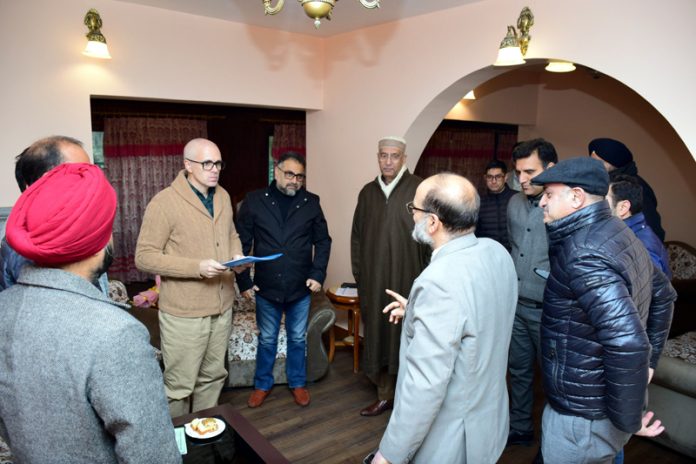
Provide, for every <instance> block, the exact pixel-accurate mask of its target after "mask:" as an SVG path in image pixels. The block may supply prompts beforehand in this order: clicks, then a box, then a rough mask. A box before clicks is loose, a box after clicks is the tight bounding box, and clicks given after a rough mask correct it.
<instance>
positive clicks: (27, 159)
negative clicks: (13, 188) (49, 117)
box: [15, 135, 91, 192]
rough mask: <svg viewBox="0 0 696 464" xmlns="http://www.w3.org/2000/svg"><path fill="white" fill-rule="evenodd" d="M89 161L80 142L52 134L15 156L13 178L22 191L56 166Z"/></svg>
mask: <svg viewBox="0 0 696 464" xmlns="http://www.w3.org/2000/svg"><path fill="white" fill-rule="evenodd" d="M90 162H91V161H90V159H89V155H88V154H87V152H85V150H84V148H82V142H80V141H79V140H77V139H74V138H72V137H66V136H64V135H53V136H51V137H45V138H43V139H39V140H37V141H36V142H34V143H32V144H31V145H30V146H29V147H28V148H26V149H25V150H24V151H23V152H22V153H20V154H19V155H18V156H17V157H16V158H15V179H16V180H17V185H18V186H19V189H20V190H21V191H22V192H23V191H25V190H26V189H27V187H29V186H30V185H31V184H33V183H34V182H36V181H37V180H39V179H40V178H41V176H43V175H44V174H46V173H47V172H48V171H50V170H51V169H53V168H55V167H56V166H59V165H61V164H65V163H90Z"/></svg>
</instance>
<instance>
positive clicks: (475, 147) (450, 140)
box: [415, 127, 517, 192]
mask: <svg viewBox="0 0 696 464" xmlns="http://www.w3.org/2000/svg"><path fill="white" fill-rule="evenodd" d="M516 142H517V128H510V129H509V130H501V129H491V128H476V127H474V128H461V127H439V128H438V129H437V130H436V131H435V133H434V134H433V136H432V137H431V138H430V141H429V142H428V144H427V145H426V146H425V149H424V150H423V154H422V155H421V157H420V159H419V160H418V165H417V166H416V169H415V174H417V175H419V176H420V177H422V178H424V179H425V178H426V177H429V176H432V175H433V174H437V173H438V172H443V171H449V172H454V173H457V174H460V175H462V176H464V177H466V178H467V179H469V180H470V181H471V182H472V183H473V184H474V185H475V186H476V188H477V189H478V191H479V192H485V190H486V183H485V181H484V180H483V174H484V169H485V168H486V165H487V164H488V163H489V162H490V161H491V160H492V159H499V160H501V161H505V162H506V163H508V165H509V164H510V163H509V161H510V159H511V158H512V147H513V146H514V145H515V143H516Z"/></svg>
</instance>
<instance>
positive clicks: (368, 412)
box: [360, 400, 394, 417]
mask: <svg viewBox="0 0 696 464" xmlns="http://www.w3.org/2000/svg"><path fill="white" fill-rule="evenodd" d="M393 407H394V401H392V400H377V401H375V402H374V403H372V404H371V405H369V406H368V407H366V408H365V409H362V410H361V411H360V415H361V416H368V417H372V416H379V415H380V414H382V413H383V412H384V411H388V410H390V409H392V408H393Z"/></svg>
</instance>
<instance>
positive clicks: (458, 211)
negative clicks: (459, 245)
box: [416, 173, 480, 235]
mask: <svg viewBox="0 0 696 464" xmlns="http://www.w3.org/2000/svg"><path fill="white" fill-rule="evenodd" d="M419 197H420V198H423V201H422V204H423V209H425V210H428V211H432V212H433V214H435V215H436V216H437V217H438V218H439V219H440V222H442V224H443V226H444V228H445V230H446V231H447V232H448V233H449V234H452V235H464V234H467V233H470V232H472V231H473V229H474V227H475V226H476V221H477V219H478V212H479V206H480V199H479V195H478V192H477V191H476V187H474V185H473V184H472V183H471V182H469V181H468V180H467V179H466V178H464V177H462V176H459V175H457V174H452V173H441V174H436V175H434V176H431V177H428V178H427V179H426V180H424V181H423V183H421V184H420V186H419V187H418V190H417V191H416V198H419Z"/></svg>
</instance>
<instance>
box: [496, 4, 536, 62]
mask: <svg viewBox="0 0 696 464" xmlns="http://www.w3.org/2000/svg"><path fill="white" fill-rule="evenodd" d="M533 25H534V15H533V14H532V10H530V9H529V7H526V6H525V7H524V8H522V12H521V13H520V16H519V18H517V29H518V30H519V35H518V33H517V30H515V26H508V27H507V34H506V35H505V38H504V39H503V41H502V42H500V49H499V50H498V59H497V60H495V63H493V66H513V65H517V64H524V63H525V61H524V56H525V55H526V54H527V47H528V46H529V41H530V40H531V39H532V36H530V35H529V29H531V27H532V26H533Z"/></svg>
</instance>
